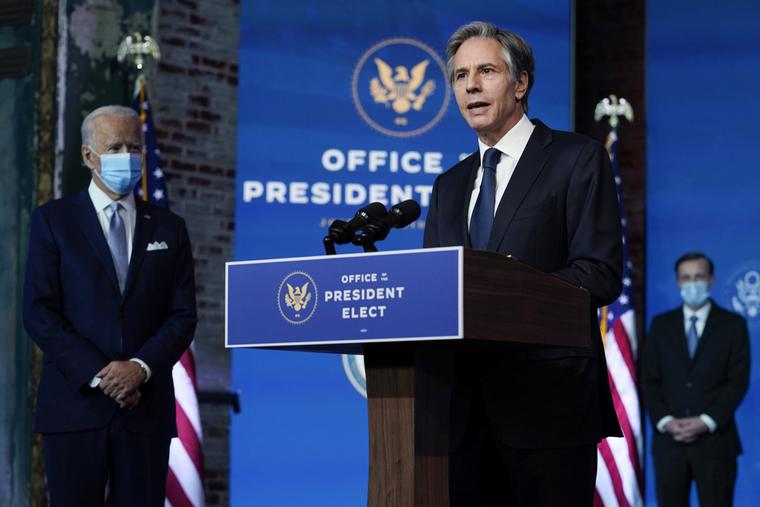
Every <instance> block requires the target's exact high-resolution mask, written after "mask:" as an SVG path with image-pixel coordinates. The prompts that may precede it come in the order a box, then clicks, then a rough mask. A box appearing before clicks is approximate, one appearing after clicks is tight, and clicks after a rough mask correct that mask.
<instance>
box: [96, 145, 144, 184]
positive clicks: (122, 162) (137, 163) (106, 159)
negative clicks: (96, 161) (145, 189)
mask: <svg viewBox="0 0 760 507" xmlns="http://www.w3.org/2000/svg"><path fill="white" fill-rule="evenodd" d="M90 149H91V150H92V152H93V153H94V154H95V155H97V156H98V157H100V174H98V172H97V171H92V172H93V174H95V176H97V177H98V178H99V179H100V181H102V182H103V184H105V186H107V187H108V188H109V189H110V190H111V191H112V192H113V193H115V194H119V195H127V194H128V193H130V192H131V191H132V190H133V189H134V188H135V185H136V184H137V182H138V180H139V179H140V177H141V176H142V155H140V154H138V153H104V154H102V155H101V154H99V153H98V152H96V151H95V150H93V149H92V146H90Z"/></svg>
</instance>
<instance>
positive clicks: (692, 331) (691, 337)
mask: <svg viewBox="0 0 760 507" xmlns="http://www.w3.org/2000/svg"><path fill="white" fill-rule="evenodd" d="M689 320H690V321H691V326H689V333H688V334H687V335H686V345H688V347H689V357H694V351H695V350H697V341H698V340H699V335H698V334H697V321H698V320H699V317H697V316H696V315H692V316H691V318H690V319H689Z"/></svg>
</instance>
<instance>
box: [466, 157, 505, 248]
mask: <svg viewBox="0 0 760 507" xmlns="http://www.w3.org/2000/svg"><path fill="white" fill-rule="evenodd" d="M500 158H501V152H500V151H499V150H497V149H496V148H488V149H487V150H486V152H485V153H484V154H483V181H481V183H480V193H479V194H478V200H477V202H476V203H475V209H474V210H473V211H472V219H471V220H470V243H472V247H473V248H476V249H478V250H485V249H486V248H487V247H488V238H489V237H490V236H491V227H493V216H494V206H496V165H497V164H498V163H499V159H500Z"/></svg>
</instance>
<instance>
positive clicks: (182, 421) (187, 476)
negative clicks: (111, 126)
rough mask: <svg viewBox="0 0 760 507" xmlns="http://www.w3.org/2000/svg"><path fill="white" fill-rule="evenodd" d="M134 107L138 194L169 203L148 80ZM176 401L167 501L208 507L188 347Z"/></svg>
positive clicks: (177, 374)
mask: <svg viewBox="0 0 760 507" xmlns="http://www.w3.org/2000/svg"><path fill="white" fill-rule="evenodd" d="M136 92H137V93H136V94H135V101H134V104H133V106H132V107H133V108H134V109H135V110H136V111H137V112H138V113H139V114H140V121H141V122H142V125H143V132H144V133H145V157H144V158H143V176H142V180H141V184H140V185H138V186H137V188H136V189H135V194H136V195H137V198H139V199H143V200H145V201H150V202H151V203H153V204H155V205H157V206H161V207H163V208H168V207H169V200H168V199H167V197H166V183H165V181H164V173H163V171H162V170H161V159H160V156H159V154H160V153H159V150H158V144H157V139H156V131H155V129H154V128H153V115H152V114H151V111H150V103H149V102H148V96H147V92H146V90H145V81H144V79H142V77H140V78H138V82H137V86H136ZM172 378H173V379H174V403H175V406H176V410H177V435H178V436H177V438H173V439H172V441H171V446H170V447H169V473H168V474H167V477H166V501H165V505H167V506H171V507H204V506H205V504H206V499H205V495H204V491H203V448H202V446H201V444H202V442H203V433H202V431H201V416H200V410H199V408H198V396H197V394H196V388H197V384H196V376H195V356H194V353H193V349H192V347H190V348H189V349H187V350H186V351H185V353H184V354H182V357H181V358H180V360H179V362H178V363H177V364H175V365H174V368H173V369H172Z"/></svg>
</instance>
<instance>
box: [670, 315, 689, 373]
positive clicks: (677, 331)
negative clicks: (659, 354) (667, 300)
mask: <svg viewBox="0 0 760 507" xmlns="http://www.w3.org/2000/svg"><path fill="white" fill-rule="evenodd" d="M683 318H684V317H683V308H679V309H678V310H676V311H675V312H673V320H672V322H671V326H673V327H672V329H673V330H672V336H673V340H675V343H674V344H673V346H674V347H675V351H676V355H677V356H678V357H680V358H683V359H684V360H685V361H686V362H687V363H690V362H691V358H690V357H689V346H688V344H687V343H686V330H685V329H684V321H683Z"/></svg>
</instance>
